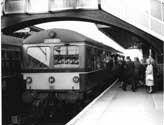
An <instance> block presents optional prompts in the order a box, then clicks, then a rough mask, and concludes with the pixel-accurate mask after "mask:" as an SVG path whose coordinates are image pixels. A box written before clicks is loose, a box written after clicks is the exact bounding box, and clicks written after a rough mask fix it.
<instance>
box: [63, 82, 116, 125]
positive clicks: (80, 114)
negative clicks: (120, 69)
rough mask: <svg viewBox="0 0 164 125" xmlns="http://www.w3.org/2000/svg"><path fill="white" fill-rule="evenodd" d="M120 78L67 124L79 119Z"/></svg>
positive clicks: (71, 124)
mask: <svg viewBox="0 0 164 125" xmlns="http://www.w3.org/2000/svg"><path fill="white" fill-rule="evenodd" d="M117 81H118V79H116V80H115V81H114V82H113V83H112V84H111V85H110V86H109V87H108V88H107V89H105V90H104V91H103V92H102V93H101V94H100V95H99V96H98V97H97V98H95V99H94V100H93V101H92V102H91V103H90V104H89V105H87V106H86V107H85V108H84V109H83V110H82V111H81V112H80V113H79V114H78V115H76V116H75V117H74V118H73V119H72V120H71V121H69V122H68V123H67V124H66V125H73V123H74V122H75V121H76V120H78V119H79V118H80V117H81V116H82V115H83V114H84V113H85V112H86V111H87V110H88V109H89V108H90V107H91V106H92V105H93V104H94V103H95V102H96V101H97V100H98V99H99V98H101V97H102V96H103V95H104V94H105V93H106V92H107V91H108V90H109V89H111V88H112V87H113V86H114V85H115V84H116V83H117Z"/></svg>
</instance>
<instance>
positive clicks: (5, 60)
mask: <svg viewBox="0 0 164 125" xmlns="http://www.w3.org/2000/svg"><path fill="white" fill-rule="evenodd" d="M22 41H23V39H21V38H17V37H13V36H8V35H4V34H2V35H1V54H2V55H1V58H2V59H1V64H2V65H1V66H2V79H1V82H2V124H8V121H9V120H10V117H11V116H15V115H16V114H19V113H20V112H21V95H22V93H23V86H22V81H23V76H22V74H21V64H22Z"/></svg>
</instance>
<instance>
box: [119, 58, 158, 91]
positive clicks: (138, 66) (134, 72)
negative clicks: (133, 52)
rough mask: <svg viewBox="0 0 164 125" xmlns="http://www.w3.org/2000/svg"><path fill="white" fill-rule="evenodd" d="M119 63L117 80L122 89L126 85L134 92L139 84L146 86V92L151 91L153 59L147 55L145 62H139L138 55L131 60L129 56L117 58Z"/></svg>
mask: <svg viewBox="0 0 164 125" xmlns="http://www.w3.org/2000/svg"><path fill="white" fill-rule="evenodd" d="M118 65H119V67H120V68H119V69H120V70H119V72H120V73H119V82H120V85H121V87H122V89H123V90H124V91H126V90H127V86H129V85H130V86H131V90H132V91H133V92H135V91H136V90H137V88H138V87H139V86H146V91H147V92H148V93H152V92H153V86H154V77H155V73H154V72H155V70H154V69H155V68H154V60H153V58H152V57H151V56H149V57H148V59H147V60H146V63H143V62H140V61H139V58H138V57H135V58H134V61H132V60H131V58H130V57H129V56H127V57H126V58H122V59H121V60H118Z"/></svg>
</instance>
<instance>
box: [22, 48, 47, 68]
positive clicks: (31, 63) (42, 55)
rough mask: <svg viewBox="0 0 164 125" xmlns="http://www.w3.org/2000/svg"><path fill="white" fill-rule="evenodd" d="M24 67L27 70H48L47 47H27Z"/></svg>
mask: <svg viewBox="0 0 164 125" xmlns="http://www.w3.org/2000/svg"><path fill="white" fill-rule="evenodd" d="M27 55H28V57H27V59H26V62H25V66H27V67H28V68H48V67H49V66H50V48H49V47H39V46H37V47H29V48H28V49H27Z"/></svg>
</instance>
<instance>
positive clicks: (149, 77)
mask: <svg viewBox="0 0 164 125" xmlns="http://www.w3.org/2000/svg"><path fill="white" fill-rule="evenodd" d="M153 61H154V60H153V59H152V57H150V56H149V58H148V59H147V60H146V62H147V67H146V71H145V74H146V80H145V83H146V86H147V88H148V89H147V92H148V93H152V92H153V86H154V77H153V76H154V75H153Z"/></svg>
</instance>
